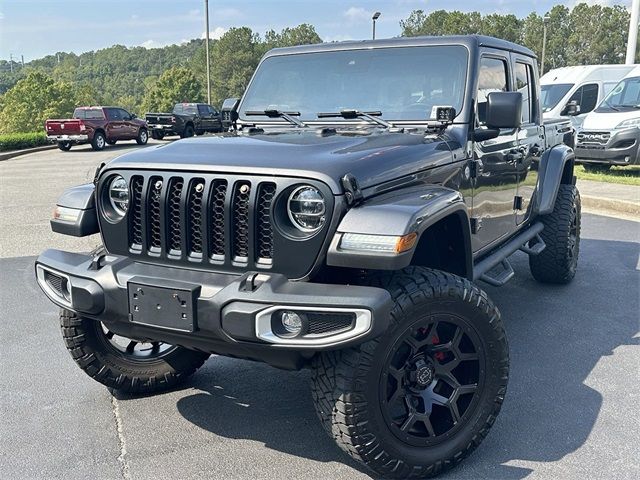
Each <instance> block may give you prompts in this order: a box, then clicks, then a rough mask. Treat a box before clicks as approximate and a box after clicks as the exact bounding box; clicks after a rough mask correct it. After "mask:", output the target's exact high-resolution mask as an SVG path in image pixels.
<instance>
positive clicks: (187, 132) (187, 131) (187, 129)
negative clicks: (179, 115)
mask: <svg viewBox="0 0 640 480" xmlns="http://www.w3.org/2000/svg"><path fill="white" fill-rule="evenodd" d="M193 134H194V130H193V127H192V126H191V125H187V126H186V127H184V131H183V132H182V135H180V137H182V138H189V137H193Z"/></svg>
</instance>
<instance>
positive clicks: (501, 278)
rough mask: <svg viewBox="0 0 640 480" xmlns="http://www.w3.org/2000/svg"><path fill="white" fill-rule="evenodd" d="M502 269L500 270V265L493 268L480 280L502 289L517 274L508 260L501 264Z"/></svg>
mask: <svg viewBox="0 0 640 480" xmlns="http://www.w3.org/2000/svg"><path fill="white" fill-rule="evenodd" d="M499 265H500V266H501V267H502V268H498V265H496V266H495V267H493V268H492V269H491V270H489V271H488V272H487V273H483V274H482V276H481V277H480V280H482V281H483V282H487V283H488V284H489V285H493V286H494V287H501V286H503V285H504V284H505V283H507V282H508V281H509V280H511V279H512V278H513V276H514V275H515V274H516V272H514V271H513V267H512V266H511V264H510V263H509V260H507V259H506V258H505V259H504V260H502V262H500V264H499Z"/></svg>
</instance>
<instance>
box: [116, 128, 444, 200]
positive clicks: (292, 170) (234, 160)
mask: <svg viewBox="0 0 640 480" xmlns="http://www.w3.org/2000/svg"><path fill="white" fill-rule="evenodd" d="M451 141H452V140H451V139H449V138H447V137H446V136H443V135H439V136H437V135H425V133H424V131H418V132H415V133H397V132H389V131H386V130H382V129H377V128H371V129H364V130H362V129H359V130H356V129H352V130H345V131H340V132H339V133H333V134H331V133H329V134H326V133H325V134H323V133H322V131H321V130H319V129H311V128H310V129H287V130H279V131H265V132H263V133H253V134H247V133H237V132H228V133H222V134H218V135H213V136H207V137H199V138H190V139H185V140H179V141H176V142H173V143H169V144H165V145H158V146H155V147H148V148H145V149H142V150H138V151H135V152H132V153H128V154H125V155H123V156H121V157H118V158H116V159H115V160H113V161H112V162H111V163H109V165H108V166H107V169H109V170H110V169H116V168H132V169H145V170H184V171H207V172H221V173H225V172H226V173H241V174H243V173H246V174H260V175H273V176H288V177H299V178H314V179H317V180H320V181H323V182H325V183H326V184H327V185H329V187H331V189H332V190H333V191H334V193H336V194H340V193H342V187H341V186H340V179H341V178H342V177H343V176H344V175H346V174H347V173H351V174H352V175H354V176H355V178H356V179H357V181H358V186H359V187H360V188H368V187H371V186H374V185H377V184H380V183H383V182H386V181H389V180H393V179H395V178H400V177H403V176H406V175H410V174H412V173H416V172H417V171H420V170H425V169H428V168H431V167H435V166H438V165H442V164H445V163H450V162H451V161H452V153H451V149H450V148H449V142H451Z"/></svg>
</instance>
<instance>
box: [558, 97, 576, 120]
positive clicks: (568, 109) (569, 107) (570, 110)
mask: <svg viewBox="0 0 640 480" xmlns="http://www.w3.org/2000/svg"><path fill="white" fill-rule="evenodd" d="M560 115H568V116H570V117H574V116H576V115H580V105H578V102H576V101H575V100H571V101H570V102H568V103H567V104H566V105H565V106H564V108H563V109H562V112H560Z"/></svg>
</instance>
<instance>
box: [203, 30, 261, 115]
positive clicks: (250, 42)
mask: <svg viewBox="0 0 640 480" xmlns="http://www.w3.org/2000/svg"><path fill="white" fill-rule="evenodd" d="M265 50H266V49H265V45H264V43H263V42H261V40H260V36H259V35H258V34H257V33H254V32H253V31H252V30H251V29H250V28H248V27H242V28H231V29H229V31H228V32H226V33H225V34H224V35H223V36H222V37H221V38H220V40H218V41H217V42H216V43H215V45H214V46H213V48H212V51H211V68H212V74H211V90H212V98H211V101H212V103H213V104H214V105H221V104H222V101H223V100H224V99H225V98H229V97H239V96H240V95H242V93H243V92H244V90H245V88H246V87H247V84H248V83H249V80H250V79H251V76H252V75H253V72H254V70H255V68H256V66H257V65H258V62H259V61H260V58H261V57H262V55H263V54H264V52H265Z"/></svg>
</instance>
